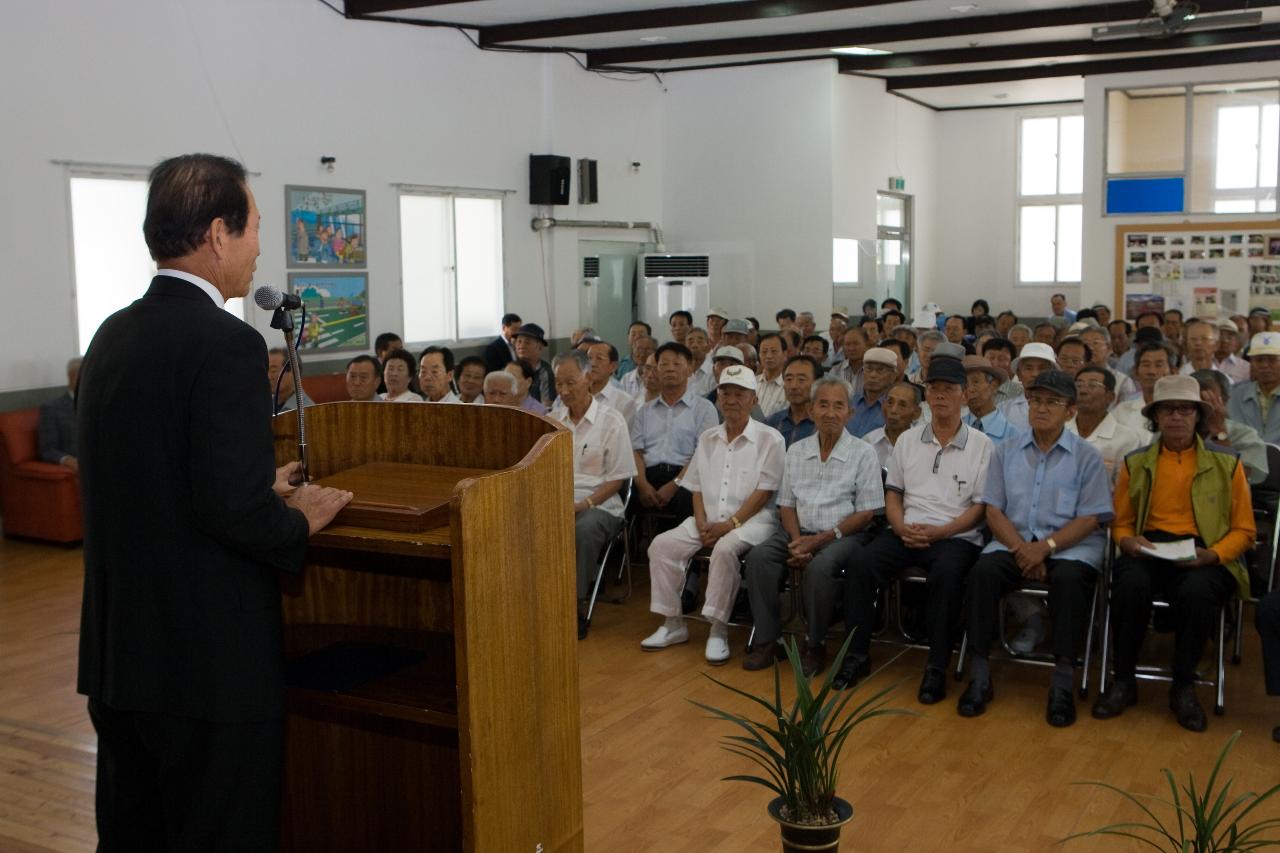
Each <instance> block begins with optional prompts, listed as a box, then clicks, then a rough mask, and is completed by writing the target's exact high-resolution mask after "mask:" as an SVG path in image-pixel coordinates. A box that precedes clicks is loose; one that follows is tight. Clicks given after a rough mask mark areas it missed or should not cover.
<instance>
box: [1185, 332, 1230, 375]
mask: <svg viewBox="0 0 1280 853" xmlns="http://www.w3.org/2000/svg"><path fill="white" fill-rule="evenodd" d="M1232 325H1233V326H1234V325H1235V324H1234V323H1233V324H1232ZM1182 329H1183V331H1182V336H1183V343H1184V345H1185V353H1186V357H1185V358H1184V359H1183V361H1182V368H1181V369H1180V370H1179V371H1178V373H1179V374H1181V375H1182V376H1190V375H1191V374H1193V373H1195V372H1196V371H1197V370H1217V369H1218V368H1217V362H1215V361H1214V356H1215V355H1216V354H1217V352H1218V324H1217V323H1213V322H1210V321H1209V320H1204V319H1201V318H1200V317H1192V318H1191V319H1190V320H1188V321H1187V322H1186V323H1185V324H1184V325H1183V327H1182ZM1223 375H1224V376H1225V375H1226V374H1223ZM1227 381H1228V382H1229V381H1230V380H1229V379H1228V380H1227Z"/></svg>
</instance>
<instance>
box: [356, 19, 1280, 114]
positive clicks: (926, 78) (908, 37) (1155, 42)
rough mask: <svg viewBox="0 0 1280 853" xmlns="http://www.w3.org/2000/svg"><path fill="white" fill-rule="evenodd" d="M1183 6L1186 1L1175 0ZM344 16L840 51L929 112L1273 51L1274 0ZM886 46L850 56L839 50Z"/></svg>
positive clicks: (611, 65) (558, 34)
mask: <svg viewBox="0 0 1280 853" xmlns="http://www.w3.org/2000/svg"><path fill="white" fill-rule="evenodd" d="M1180 4H1181V5H1183V6H1186V5H1189V4H1188V2H1187V0H1180ZM344 5H345V14H346V16H347V17H348V18H356V19H366V20H383V21H388V22H392V23H399V24H403V25H418V26H430V27H440V26H444V27H454V28H459V29H464V30H467V31H469V33H470V35H471V37H472V38H473V40H474V41H476V42H477V43H478V44H479V45H480V47H482V48H485V49H492V50H527V51H537V52H545V51H557V52H567V53H573V54H575V55H577V56H578V57H579V58H580V59H581V61H582V62H583V63H584V64H585V65H586V66H587V67H588V68H590V69H593V70H598V71H601V72H607V71H612V72H622V71H630V72H657V73H659V74H668V73H675V72H679V71H691V70H696V69H703V68H713V67H721V66H733V65H744V64H758V63H768V62H793V61H799V60H806V59H814V58H821V57H826V58H833V57H834V58H836V61H837V62H838V63H839V68H840V71H841V72H842V73H846V74H859V75H866V76H874V77H880V78H883V79H884V80H885V81H886V87H887V88H888V89H889V91H892V92H895V93H896V94H899V95H903V96H904V97H909V98H911V99H913V100H916V101H919V102H921V103H923V104H925V105H927V106H930V107H933V108H935V109H966V108H974V107H992V106H1008V105H1013V104H1029V103H1051V102H1060V101H1071V100H1081V99H1083V97H1084V82H1083V77H1084V75H1092V74H1111V73H1119V72H1127V71H1149V70H1160V69H1167V68H1183V67H1188V66H1203V65H1225V64H1232V63H1241V62H1257V61H1264V60H1274V59H1278V58H1280V0H1198V2H1196V3H1195V4H1194V5H1195V6H1197V7H1198V8H1197V9H1195V10H1194V11H1196V12H1197V13H1198V15H1199V17H1200V19H1201V21H1202V22H1203V19H1204V16H1206V15H1211V14H1215V13H1228V12H1239V11H1243V10H1258V11H1261V13H1262V23H1261V24H1260V25H1255V26H1251V27H1242V28H1236V29H1223V30H1215V31H1203V32H1194V33H1191V32H1186V33H1179V34H1176V35H1172V36H1169V37H1166V38H1158V39H1157V38H1145V37H1141V36H1135V37H1130V38H1123V39H1118V40H1114V41H1094V40H1093V39H1092V31H1093V28H1094V27H1095V26H1103V25H1115V24H1127V23H1134V22H1137V21H1139V20H1141V19H1144V18H1148V17H1149V16H1150V15H1151V6H1152V0H1075V2H1066V0H727V2H726V0H718V2H708V0H345V4H344ZM841 47H862V48H873V49H876V50H883V51H889V53H887V54H883V55H874V56H850V55H844V54H837V53H834V52H833V49H834V48H841Z"/></svg>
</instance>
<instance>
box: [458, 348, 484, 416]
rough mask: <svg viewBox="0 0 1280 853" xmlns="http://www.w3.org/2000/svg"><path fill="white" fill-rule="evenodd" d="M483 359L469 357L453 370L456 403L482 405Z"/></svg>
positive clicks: (474, 356)
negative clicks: (456, 389) (456, 388)
mask: <svg viewBox="0 0 1280 853" xmlns="http://www.w3.org/2000/svg"><path fill="white" fill-rule="evenodd" d="M484 376H485V369H484V359H482V358H480V356H478V355H469V356H467V357H466V358H464V359H463V360H462V361H460V362H458V363H457V365H456V366H455V367H454V368H453V380H454V383H455V384H456V385H457V387H458V391H457V395H458V401H459V402H462V403H477V404H483V403H484Z"/></svg>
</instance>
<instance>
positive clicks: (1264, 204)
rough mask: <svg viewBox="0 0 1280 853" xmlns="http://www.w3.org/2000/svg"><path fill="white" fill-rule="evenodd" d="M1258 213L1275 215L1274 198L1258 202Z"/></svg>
mask: <svg viewBox="0 0 1280 853" xmlns="http://www.w3.org/2000/svg"><path fill="white" fill-rule="evenodd" d="M1258 212H1259V213H1275V212H1276V199H1275V196H1272V197H1271V198H1264V199H1263V200H1262V201H1260V202H1258Z"/></svg>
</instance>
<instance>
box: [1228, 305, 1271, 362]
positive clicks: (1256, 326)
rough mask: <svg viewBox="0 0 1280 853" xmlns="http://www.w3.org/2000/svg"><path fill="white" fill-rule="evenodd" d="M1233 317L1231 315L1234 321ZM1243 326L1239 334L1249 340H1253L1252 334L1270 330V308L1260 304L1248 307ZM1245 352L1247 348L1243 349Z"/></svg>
mask: <svg viewBox="0 0 1280 853" xmlns="http://www.w3.org/2000/svg"><path fill="white" fill-rule="evenodd" d="M1234 319H1235V318H1234V317H1233V318H1232V320H1233V321H1234ZM1237 325H1238V324H1237ZM1245 326H1246V329H1245V330H1244V331H1241V333H1240V335H1241V337H1243V338H1245V339H1246V340H1249V341H1252V340H1253V336H1254V335H1257V334H1259V333H1261V332H1269V331H1271V309H1270V308H1264V307H1263V306H1261V305H1259V306H1258V307H1256V308H1250V309H1249V316H1248V317H1246V318H1245ZM1245 352H1246V354H1247V353H1248V348H1246V349H1245Z"/></svg>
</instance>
